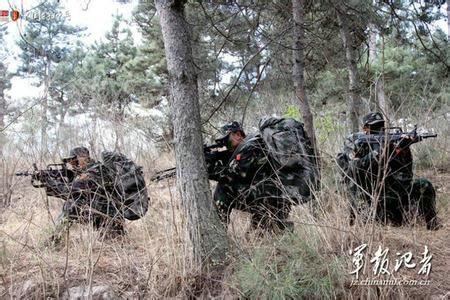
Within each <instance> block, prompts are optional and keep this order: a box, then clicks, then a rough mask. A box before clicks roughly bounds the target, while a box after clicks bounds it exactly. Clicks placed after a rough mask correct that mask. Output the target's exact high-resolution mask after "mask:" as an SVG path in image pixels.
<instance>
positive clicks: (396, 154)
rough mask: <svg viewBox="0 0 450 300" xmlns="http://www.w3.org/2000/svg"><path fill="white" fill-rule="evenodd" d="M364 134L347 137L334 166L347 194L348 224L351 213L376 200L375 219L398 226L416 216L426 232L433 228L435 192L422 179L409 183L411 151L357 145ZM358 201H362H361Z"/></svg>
mask: <svg viewBox="0 0 450 300" xmlns="http://www.w3.org/2000/svg"><path fill="white" fill-rule="evenodd" d="M362 135H364V133H356V134H352V135H350V136H348V137H347V138H346V140H345V142H344V151H343V153H339V154H338V157H337V162H338V165H339V167H340V170H341V172H342V174H343V180H344V182H345V184H346V185H347V187H348V190H349V191H350V193H351V207H352V209H351V222H353V219H354V213H355V211H356V212H358V213H363V211H364V207H365V206H366V207H367V206H370V205H371V204H372V202H373V200H374V199H375V198H376V195H379V197H378V205H377V210H376V218H377V220H379V221H381V222H387V221H390V222H391V223H392V224H393V225H401V224H404V223H406V222H407V221H408V220H407V219H408V218H407V215H409V214H411V213H415V212H417V213H418V215H419V216H422V217H423V218H424V219H425V221H426V223H427V228H428V229H434V228H435V227H436V224H437V223H436V209H435V202H436V192H435V190H434V187H433V185H432V184H431V182H429V181H428V180H426V179H424V178H420V179H416V180H413V158H412V153H411V149H410V148H409V146H407V147H394V146H393V145H392V144H388V145H381V144H380V145H373V144H372V145H370V146H369V145H367V144H364V143H359V142H358V141H359V140H358V138H359V137H361V136H362ZM361 200H362V201H361Z"/></svg>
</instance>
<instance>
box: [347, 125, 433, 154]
mask: <svg viewBox="0 0 450 300" xmlns="http://www.w3.org/2000/svg"><path fill="white" fill-rule="evenodd" d="M386 130H395V132H394V133H389V132H387V133H380V134H357V136H356V139H355V145H356V149H362V147H363V146H369V148H370V149H373V150H377V151H378V152H380V151H379V149H380V147H381V146H383V145H386V144H387V143H388V144H392V145H393V146H394V148H396V149H402V148H406V147H409V146H411V145H412V144H415V143H418V142H421V141H423V140H425V139H428V138H435V137H437V134H418V133H417V125H415V126H414V129H413V130H412V131H409V132H403V130H402V128H401V127H389V128H386Z"/></svg>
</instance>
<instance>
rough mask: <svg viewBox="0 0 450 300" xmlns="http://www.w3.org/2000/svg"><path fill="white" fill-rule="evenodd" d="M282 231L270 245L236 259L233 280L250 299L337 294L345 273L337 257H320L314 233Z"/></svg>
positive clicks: (327, 296) (296, 297)
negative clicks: (299, 233) (280, 236)
mask: <svg viewBox="0 0 450 300" xmlns="http://www.w3.org/2000/svg"><path fill="white" fill-rule="evenodd" d="M307 236H308V238H302V237H300V236H299V235H295V234H286V235H284V236H283V238H282V239H280V240H279V241H277V242H275V244H274V245H270V246H264V245H262V246H260V247H256V248H254V249H253V253H252V255H251V257H250V258H248V257H247V258H241V259H240V260H238V262H237V264H236V265H237V269H236V271H235V273H234V282H235V285H236V287H237V289H238V290H239V291H240V292H241V293H242V294H243V295H244V296H245V297H250V298H267V299H285V298H294V299H298V298H310V297H319V298H330V297H333V296H336V295H338V294H339V293H340V291H341V290H340V286H341V284H340V281H341V279H342V278H343V277H344V274H345V272H344V271H343V267H342V265H343V264H342V260H341V258H339V257H337V256H327V257H326V258H325V257H322V255H321V254H320V253H319V251H318V250H317V249H319V248H320V247H318V246H317V243H318V242H319V241H318V236H317V235H314V234H312V235H311V234H309V235H307Z"/></svg>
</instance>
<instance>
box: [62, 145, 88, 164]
mask: <svg viewBox="0 0 450 300" xmlns="http://www.w3.org/2000/svg"><path fill="white" fill-rule="evenodd" d="M77 156H84V157H89V150H88V148H86V147H83V146H80V147H75V148H73V149H72V150H70V152H69V155H68V156H67V157H64V158H63V161H64V162H67V161H69V160H72V159H74V158H77Z"/></svg>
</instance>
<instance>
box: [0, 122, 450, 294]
mask: <svg viewBox="0 0 450 300" xmlns="http://www.w3.org/2000/svg"><path fill="white" fill-rule="evenodd" d="M437 124H442V119H438V120H436V125H437ZM433 126H434V125H433ZM439 130H441V131H440V136H439V139H437V140H434V141H429V142H428V141H427V142H426V143H422V144H421V145H415V146H413V147H414V154H415V155H416V157H417V156H422V157H430V159H429V160H428V161H427V163H426V164H421V163H418V164H416V165H417V167H418V168H417V170H416V173H417V174H419V175H426V176H427V177H429V178H430V179H431V180H432V182H433V184H434V185H435V186H436V187H437V191H438V214H439V217H440V219H441V220H442V222H443V224H444V227H443V228H442V229H441V230H439V231H436V232H430V231H427V230H426V229H425V226H424V224H422V223H421V222H419V223H417V224H412V225H411V226H403V227H391V226H382V225H380V224H377V223H373V222H369V223H365V222H363V220H362V218H357V220H356V223H355V225H354V226H349V225H348V207H347V200H346V197H347V195H346V194H345V192H344V189H343V188H342V186H341V185H340V182H339V176H338V174H337V169H336V168H335V163H334V160H333V158H334V156H335V154H336V152H337V151H338V149H339V147H340V142H341V141H342V140H341V138H342V136H343V135H342V133H333V132H331V133H327V134H328V136H327V139H326V140H327V141H328V143H322V144H321V147H322V154H323V180H322V188H321V190H320V191H319V192H317V195H316V201H315V202H314V203H313V204H311V203H310V204H304V205H299V206H296V207H295V208H294V209H293V211H292V213H291V220H292V221H293V222H294V224H295V226H294V227H295V229H294V232H293V233H286V234H283V235H270V234H266V235H263V236H262V237H261V236H259V235H257V234H251V235H246V234H245V232H246V230H247V228H248V226H249V216H248V215H247V214H246V213H243V212H233V214H232V222H231V224H230V226H229V227H228V233H229V236H230V238H231V239H232V240H233V241H234V245H235V247H234V249H233V253H232V259H231V263H230V265H229V266H228V267H227V268H226V269H224V271H223V274H221V278H220V280H219V282H216V281H215V278H208V276H205V274H202V273H200V272H198V270H195V269H192V268H191V267H189V264H188V263H187V262H186V261H185V257H186V253H184V251H185V250H184V247H183V241H184V239H185V236H186V235H185V234H184V231H183V226H182V224H183V223H182V222H183V218H182V215H181V210H180V201H179V197H178V195H177V192H176V188H175V182H174V180H166V181H162V182H160V183H150V182H149V181H147V183H148V189H149V191H150V198H151V203H150V208H149V211H148V213H147V215H146V216H145V217H144V218H143V219H141V220H138V221H134V222H128V223H127V224H126V230H127V235H126V236H124V237H122V238H117V239H109V238H107V237H106V236H104V235H103V233H102V232H101V231H100V232H99V231H95V230H93V229H92V227H90V226H88V225H74V226H73V227H72V228H71V230H70V231H69V234H68V236H66V239H65V244H64V247H62V248H60V249H55V248H49V247H45V246H44V242H45V240H46V238H48V236H49V234H50V231H51V230H52V228H53V227H54V220H55V218H56V216H57V215H58V213H59V211H60V209H61V206H62V203H61V202H60V201H59V200H57V199H54V198H51V199H48V198H47V197H46V196H45V195H44V193H43V191H41V190H36V189H33V188H32V187H30V186H29V183H28V182H27V180H25V179H17V178H12V177H11V174H12V173H14V172H15V171H17V170H19V169H22V168H26V167H28V166H29V164H30V162H31V161H33V160H38V159H39V155H38V154H39V153H38V152H37V151H36V150H35V149H33V147H32V143H31V142H30V145H29V147H28V148H27V149H28V150H27V151H18V150H17V147H18V146H14V145H11V147H10V151H9V152H8V156H7V159H6V160H5V161H3V162H2V166H3V168H2V174H1V175H0V176H2V181H1V182H2V183H3V188H4V189H3V190H5V188H6V190H7V191H8V195H9V197H8V200H9V201H7V202H4V203H3V205H2V207H1V213H0V265H1V267H0V279H1V281H0V286H1V288H0V297H1V298H14V297H17V298H38V299H40V298H47V297H50V298H58V297H61V296H62V295H63V293H64V291H66V290H67V288H69V287H74V286H81V285H85V286H88V287H94V286H99V285H107V286H110V287H111V288H112V289H113V290H114V293H115V294H116V296H117V297H122V298H161V297H180V298H185V297H189V296H200V297H208V296H216V297H218V298H247V297H249V298H302V297H303V298H311V297H313V298H355V299H356V298H358V299H359V298H385V299H387V298H399V299H400V298H405V299H406V298H411V297H429V296H436V297H443V296H444V295H448V293H449V287H450V280H449V279H448V276H446V274H447V272H448V271H449V269H448V258H449V257H450V256H449V254H450V253H449V252H450V247H449V246H450V241H449V239H448V236H449V229H448V228H449V223H448V218H446V216H447V214H448V212H449V206H448V200H449V190H448V189H449V185H448V182H449V180H448V179H449V177H450V175H449V174H450V173H449V170H448V158H449V155H448V149H449V147H448V146H449V141H448V137H449V135H448V130H449V129H448V123H447V127H443V126H442V125H441V126H440V129H439ZM78 143H82V139H80V140H73V141H71V142H70V145H71V146H73V145H76V144H78ZM127 147H128V148H133V151H130V153H132V155H133V157H135V158H136V160H137V161H138V163H140V164H142V165H143V166H144V170H145V171H146V173H147V174H146V175H147V177H149V176H151V175H152V174H153V172H154V170H160V169H163V168H166V167H170V166H171V165H172V159H171V155H170V154H165V155H162V156H157V155H155V154H153V153H150V152H148V151H147V150H146V148H143V147H142V148H139V146H137V145H133V144H131V143H130V144H128V145H127ZM67 148H70V147H69V146H67ZM100 148H101V147H100ZM128 148H127V149H128ZM125 152H128V151H127V150H126V151H125ZM436 153H437V154H436ZM435 155H439V160H435V159H433V157H434V156H435ZM58 158H59V156H58V155H55V156H54V157H50V158H47V159H46V161H45V162H50V161H52V160H58ZM422 159H423V158H421V161H422ZM5 182H6V183H7V184H5ZM3 199H5V198H3ZM362 243H366V244H367V247H368V248H367V249H368V252H369V253H373V252H374V251H375V250H376V249H377V248H378V246H379V245H381V246H382V247H383V248H389V249H390V253H389V257H390V261H391V263H393V262H394V260H395V258H396V257H397V256H396V252H397V251H402V252H404V251H412V252H413V253H414V254H416V255H419V254H420V253H421V252H423V248H424V246H425V245H427V246H428V247H429V249H430V251H431V253H432V254H433V261H432V263H433V270H432V272H431V274H430V276H429V279H430V285H427V286H369V287H368V286H350V284H351V280H352V276H351V275H350V274H349V272H350V271H351V270H352V268H353V267H352V262H351V258H352V257H351V256H350V255H349V250H350V249H354V248H355V247H357V246H358V245H360V244H362ZM364 272H365V274H370V272H371V265H370V264H366V266H365V270H364ZM396 276H398V277H401V278H409V279H419V277H418V275H417V269H416V270H415V272H414V271H411V270H403V271H402V272H399V274H398V275H396Z"/></svg>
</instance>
